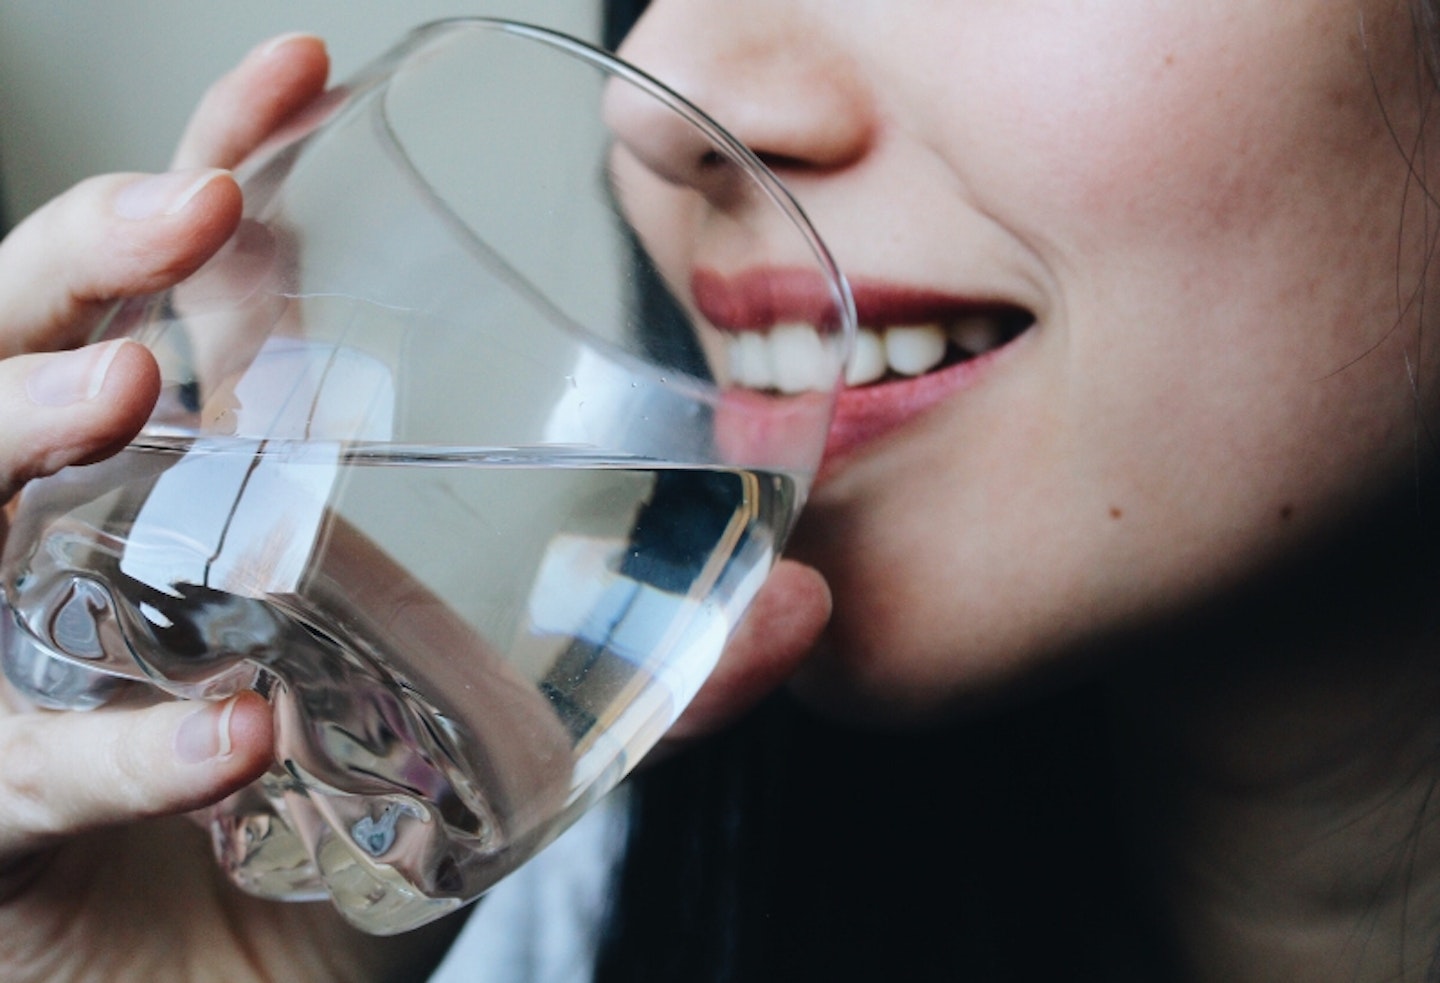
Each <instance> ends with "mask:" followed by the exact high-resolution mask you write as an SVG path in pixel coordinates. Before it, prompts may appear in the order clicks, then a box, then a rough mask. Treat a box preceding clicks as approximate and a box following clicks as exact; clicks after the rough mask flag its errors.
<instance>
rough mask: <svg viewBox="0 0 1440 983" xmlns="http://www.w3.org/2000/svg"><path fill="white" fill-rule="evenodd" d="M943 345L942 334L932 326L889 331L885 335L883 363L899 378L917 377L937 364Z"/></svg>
mask: <svg viewBox="0 0 1440 983" xmlns="http://www.w3.org/2000/svg"><path fill="white" fill-rule="evenodd" d="M945 345H946V342H945V332H943V331H941V330H940V328H939V327H938V326H936V325H934V324H922V325H916V326H914V327H904V328H890V329H888V330H887V331H886V332H885V360H886V361H887V362H889V363H890V367H891V368H892V369H894V370H895V371H896V372H899V373H900V374H901V375H920V374H922V373H925V372H929V371H930V370H931V369H933V368H934V367H935V366H937V365H939V364H940V362H941V360H942V359H944V358H945Z"/></svg>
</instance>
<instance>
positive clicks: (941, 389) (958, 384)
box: [821, 334, 1024, 477]
mask: <svg viewBox="0 0 1440 983" xmlns="http://www.w3.org/2000/svg"><path fill="white" fill-rule="evenodd" d="M1021 337H1022V338H1023V337H1024V335H1023V334H1022V335H1021ZM1019 340H1020V339H1019V338H1016V339H1015V340H1013V341H1011V342H1008V343H1007V344H1005V345H1002V346H1001V347H1000V348H997V349H995V350H994V351H990V352H986V353H985V354H984V355H979V356H977V357H975V358H972V359H970V360H968V361H965V362H960V363H958V364H956V365H952V366H950V367H949V368H946V369H941V370H940V371H938V372H931V373H928V374H926V375H922V376H917V377H915V378H914V379H900V380H897V381H895V382H886V383H881V384H879V385H873V386H860V387H858V388H855V389H845V390H842V391H841V392H840V395H839V396H838V397H837V399H836V401H835V416H834V419H833V420H832V422H831V424H830V433H829V435H828V437H827V438H826V441H825V457H824V462H823V464H822V465H821V475H822V477H823V475H824V473H825V472H826V471H829V470H831V469H832V468H833V467H834V466H835V465H837V464H838V463H839V462H841V461H842V460H844V459H845V458H847V457H850V456H851V455H853V454H855V453H856V452H858V451H859V450H860V449H861V448H863V447H866V446H868V445H869V444H871V443H873V442H874V441H877V440H879V439H880V438H882V437H885V436H887V435H888V434H890V433H892V432H894V431H896V430H899V429H900V428H902V427H904V426H905V425H906V424H908V423H910V422H911V421H912V420H915V419H917V418H919V417H922V416H925V415H927V414H928V413H929V411H930V410H932V409H933V408H934V407H935V406H936V405H937V404H939V403H942V402H945V401H946V400H948V399H949V398H950V397H951V396H953V395H955V394H957V393H960V392H964V391H965V390H968V389H971V388H974V386H975V385H977V384H978V383H979V382H980V380H981V379H982V378H983V377H984V376H985V375H986V374H987V373H988V371H989V370H990V369H991V368H992V367H993V366H994V365H995V363H996V362H997V360H998V359H999V358H1000V357H1002V356H1003V355H1004V354H1005V353H1006V352H1008V351H1010V350H1011V349H1012V348H1013V347H1014V346H1015V343H1016V342H1017V341H1019Z"/></svg>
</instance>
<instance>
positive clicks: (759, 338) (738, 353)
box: [730, 331, 775, 389]
mask: <svg viewBox="0 0 1440 983" xmlns="http://www.w3.org/2000/svg"><path fill="white" fill-rule="evenodd" d="M730 374H731V376H732V377H733V378H734V379H735V382H736V384H738V385H741V386H745V387H746V388H748V389H769V388H770V387H771V386H773V385H774V384H775V373H774V372H772V371H771V369H770V345H769V343H768V342H767V341H766V340H765V336H764V335H762V334H761V333H760V332H758V331H741V332H739V333H738V334H736V335H733V336H732V337H731V339H730Z"/></svg>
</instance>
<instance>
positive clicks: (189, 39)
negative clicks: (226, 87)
mask: <svg viewBox="0 0 1440 983" xmlns="http://www.w3.org/2000/svg"><path fill="white" fill-rule="evenodd" d="M472 15H473V16H491V17H510V18H513V19H516V20H523V21H528V22H530V23H534V24H540V25H543V26H546V27H552V28H555V29H557V30H562V31H565V32H567V33H569V34H574V35H576V36H578V37H581V38H584V39H586V40H590V41H594V40H596V38H597V37H598V34H599V19H600V14H599V3H598V2H597V0H404V2H401V0H0V206H3V207H0V216H3V221H0V229H3V228H4V227H5V226H6V225H7V224H8V225H13V224H14V223H15V222H17V221H18V220H19V219H21V218H23V217H24V216H25V215H27V214H29V212H31V211H32V210H34V209H35V208H36V207H37V206H39V205H40V204H42V203H43V202H45V201H46V200H47V199H49V198H51V197H53V196H54V195H55V194H57V193H58V192H60V191H62V190H64V189H65V188H67V187H69V186H70V185H71V184H74V183H75V182H76V181H78V180H80V179H81V178H83V177H86V176H88V175H91V174H95V173H100V172H104V171H121V170H123V171H155V170H163V169H164V167H165V165H166V162H167V161H168V159H169V157H170V152H171V149H172V147H173V146H174V144H175V141H176V140H177V139H178V137H179V135H180V131H181V129H182V127H183V126H184V124H185V120H186V118H187V116H188V115H189V113H190V110H191V108H192V107H193V106H194V105H195V102H196V100H197V99H199V97H200V94H201V93H202V92H203V91H204V90H205V88H206V86H208V85H209V83H210V82H211V81H212V80H214V79H215V78H216V77H217V76H218V75H220V74H221V73H223V72H224V71H225V70H226V69H228V68H229V67H230V66H231V65H233V64H234V63H235V62H236V61H237V60H238V59H239V58H240V57H241V56H242V55H243V54H244V53H245V52H246V51H248V50H249V49H250V48H252V47H254V46H255V45H256V44H258V43H259V42H260V41H262V40H264V39H265V38H267V37H270V36H271V35H275V34H281V33H284V32H287V31H310V32H313V33H316V34H319V35H320V36H322V37H324V38H325V39H326V40H327V41H328V42H329V45H330V53H331V58H332V59H333V66H334V67H333V77H334V78H336V79H343V78H344V77H346V76H347V75H348V74H349V73H350V72H351V71H353V70H354V69H356V68H358V67H359V66H361V65H362V64H364V63H365V62H367V61H369V60H370V59H371V58H373V57H374V56H376V55H378V54H380V53H381V52H382V51H383V50H385V49H386V48H388V47H389V46H390V44H391V43H392V42H393V41H395V40H396V39H398V38H399V36H400V35H401V34H403V33H404V32H405V31H407V30H409V29H410V28H411V27H413V26H415V25H417V24H420V23H423V22H425V21H429V20H434V19H436V18H440V17H455V16H472Z"/></svg>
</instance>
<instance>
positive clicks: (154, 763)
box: [0, 36, 450, 983]
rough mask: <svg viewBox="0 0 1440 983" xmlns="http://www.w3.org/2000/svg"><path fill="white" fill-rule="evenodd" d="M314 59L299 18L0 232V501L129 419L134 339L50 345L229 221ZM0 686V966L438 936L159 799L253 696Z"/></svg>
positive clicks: (234, 777) (239, 962)
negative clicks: (126, 154)
mask: <svg viewBox="0 0 1440 983" xmlns="http://www.w3.org/2000/svg"><path fill="white" fill-rule="evenodd" d="M327 71H328V58H327V55H326V53H325V49H324V46H323V45H322V44H321V43H320V42H319V41H317V40H316V39H314V38H310V37H305V36H288V37H284V38H279V39H276V40H275V41H272V42H269V43H267V44H266V45H264V46H262V47H260V48H257V49H256V50H255V51H254V52H252V53H251V54H250V55H249V56H247V58H246V59H245V60H244V61H243V62H242V63H241V64H240V65H239V66H238V67H237V68H236V69H235V70H234V71H232V72H231V73H230V74H229V75H227V76H226V77H225V78H223V79H221V80H220V81H219V82H217V83H216V84H215V86H214V87H213V88H212V89H211V90H210V92H209V93H208V94H207V95H206V96H205V98H204V100H203V102H202V103H201V106H200V108H199V110H198V111H197V112H196V114H195V117H194V119H193V121H192V122H191V124H190V126H189V128H188V129H187V131H186V133H185V136H184V138H183V140H182V142H181V145H180V148H179V150H178V152H177V154H176V157H175V164H174V167H175V169H174V170H172V171H171V172H169V173H167V174H163V175H156V176H145V175H137V174H128V175H108V176H104V177H98V178H92V179H90V180H87V181H85V182H82V183H81V184H79V185H77V186H76V187H75V188H73V189H71V190H70V191H69V192H67V193H65V194H63V195H61V196H60V197H58V198H56V199H55V200H54V201H52V202H50V203H49V204H47V205H45V206H44V207H42V208H40V209H38V210H37V211H36V212H35V213H34V214H33V215H31V216H30V217H29V218H27V219H26V220H25V221H24V222H23V223H22V224H21V225H20V226H18V227H17V228H16V229H15V230H14V231H13V232H12V233H11V234H10V235H9V236H8V237H6V238H5V239H4V241H3V242H0V421H4V422H3V425H0V500H8V499H9V498H10V497H11V496H12V495H13V494H14V493H15V492H16V491H18V490H19V488H20V486H21V485H22V484H23V483H24V482H25V481H27V480H28V479H30V478H34V477H37V476H40V475H44V474H48V473H50V472H53V471H55V470H57V469H59V468H61V467H64V466H65V465H68V464H75V463H80V462H84V461H90V460H93V459H96V458H98V457H103V456H105V455H106V454H109V453H111V452H113V451H114V450H116V449H118V448H119V447H120V446H121V445H123V444H124V443H125V441H127V440H128V439H129V438H130V437H131V436H133V435H134V433H135V432H136V430H137V429H138V428H139V427H140V425H141V424H142V423H143V421H144V420H145V418H146V416H147V415H148V414H149V412H150V409H151V407H152V406H153V404H154V401H155V397H156V394H157V392H158V387H159V377H158V370H157V368H156V365H155V363H154V360H153V359H152V358H151V357H150V355H149V354H148V352H146V351H145V350H144V349H143V348H141V347H140V346H138V345H135V344H133V343H129V342H109V343H105V344H101V345H92V346H88V347H83V348H78V349H74V350H69V349H71V348H72V346H74V345H77V344H79V343H80V342H81V341H82V340H83V339H84V338H85V337H86V336H87V334H88V333H89V332H90V330H91V328H92V327H93V326H94V322H95V319H96V317H97V316H98V315H99V313H100V312H101V311H103V310H104V309H105V307H106V306H107V305H108V304H110V303H111V302H112V301H114V300H115V299H117V298H120V297H125V296H131V295H135V294H141V293H146V292H150V291H154V290H158V289H162V288H164V287H167V286H170V285H171V284H174V283H175V282H177V281H179V280H180V279H182V278H184V277H185V276H186V275H187V274H189V273H190V272H191V271H193V270H194V269H196V268H197V267H198V266H200V264H202V263H203V262H204V261H205V260H206V259H207V258H208V257H209V256H210V255H211V254H212V253H213V252H214V251H215V250H216V249H217V248H218V247H219V246H220V245H221V243H223V242H224V241H225V240H226V239H227V238H228V237H229V235H230V234H231V232H232V231H233V230H234V228H235V226H236V224H237V222H238V221H239V218H240V210H241V200H240V191H239V189H238V187H237V186H236V184H235V181H234V179H233V178H232V177H231V176H230V174H229V173H228V171H227V170H226V168H229V167H230V166H232V165H234V164H235V163H237V162H238V161H239V160H240V159H241V158H242V157H243V156H244V155H245V154H246V153H248V152H249V151H250V150H251V149H253V148H254V147H255V146H256V145H257V144H258V143H259V142H261V141H262V140H263V139H265V138H266V137H267V136H269V135H270V134H272V133H273V132H275V131H276V130H277V128H278V127H280V125H281V124H282V123H283V122H284V121H285V120H286V119H288V118H290V117H291V116H292V115H293V114H294V113H295V112H296V111H297V110H298V109H299V108H300V107H302V106H304V105H307V104H308V103H310V102H311V101H312V100H313V99H314V98H315V97H316V96H318V95H319V94H320V93H321V92H322V90H323V88H324V85H325V77H326V74H327ZM17 702H18V701H17V700H16V699H15V698H14V697H13V696H11V697H9V699H7V701H6V705H5V706H3V707H0V978H3V979H5V980H7V981H13V983H24V981H28V980H36V981H39V980H44V981H52V980H62V979H63V980H72V979H74V980H79V979H95V980H106V981H125V980H137V981H138V980H145V981H156V980H162V981H163V980H186V981H192V980H205V979H216V980H219V979H224V980H245V979H306V980H324V979H385V978H396V977H403V978H407V979H408V978H414V977H416V976H417V975H419V976H423V975H424V967H425V966H426V965H427V964H428V962H430V961H433V959H434V958H436V957H437V956H438V953H439V950H440V946H441V945H443V942H444V937H445V936H446V935H447V933H448V931H449V929H450V927H449V926H443V925H442V926H436V927H435V928H434V929H433V930H427V931H424V932H420V933H414V934H412V935H409V936H405V937H402V938H396V939H375V938H370V937H367V936H362V935H360V934H359V933H357V932H355V931H354V930H352V929H350V928H349V927H348V926H346V925H345V924H344V923H343V921H342V920H341V919H340V918H339V916H338V915H337V914H335V912H334V911H333V910H332V909H331V908H330V907H329V906H328V905H278V904H272V903H266V902H262V901H258V900H255V899H253V898H249V897H246V896H244V895H243V894H241V893H240V892H238V891H236V890H234V889H233V888H232V887H231V886H230V884H229V883H228V881H227V880H226V879H225V878H224V876H223V875H222V874H221V873H220V871H219V869H218V868H217V867H216V865H215V862H214V861H213V859H212V858H211V853H210V847H209V844H208V841H207V838H206V837H205V835H204V833H203V832H202V831H201V830H200V829H199V827H198V826H196V825H195V824H193V823H191V822H189V821H188V820H186V819H183V818H176V817H177V816H178V814H179V813H182V812H185V811H187V810H190V809H194V808H197V807H199V806H202V805H205V804H208V803H211V802H214V801H216V800H218V799H220V798H222V797H224V796H225V795H227V794H229V793H230V792H232V791H234V790H236V789H238V788H241V787H243V786H244V785H246V784H248V783H249V782H250V781H252V780H253V779H254V778H256V777H257V776H258V775H259V774H260V773H262V772H263V771H264V770H265V769H266V768H267V767H268V764H269V762H270V759H271V729H270V714H269V710H268V707H267V706H266V704H265V703H264V701H263V700H261V699H260V698H259V697H257V696H255V695H253V694H246V695H242V696H239V697H236V698H234V699H232V700H230V701H227V702H225V703H223V704H214V705H210V704H196V705H187V704H184V703H164V704H161V705H158V706H154V707H150V708H147V709H139V710H137V709H125V710H120V709H114V710H112V709H105V710H98V711H94V712H91V713H60V714H50V713H32V712H17V711H18V710H19V709H20V708H19V707H18V706H17V705H16V703H17ZM164 817H169V818H164Z"/></svg>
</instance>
